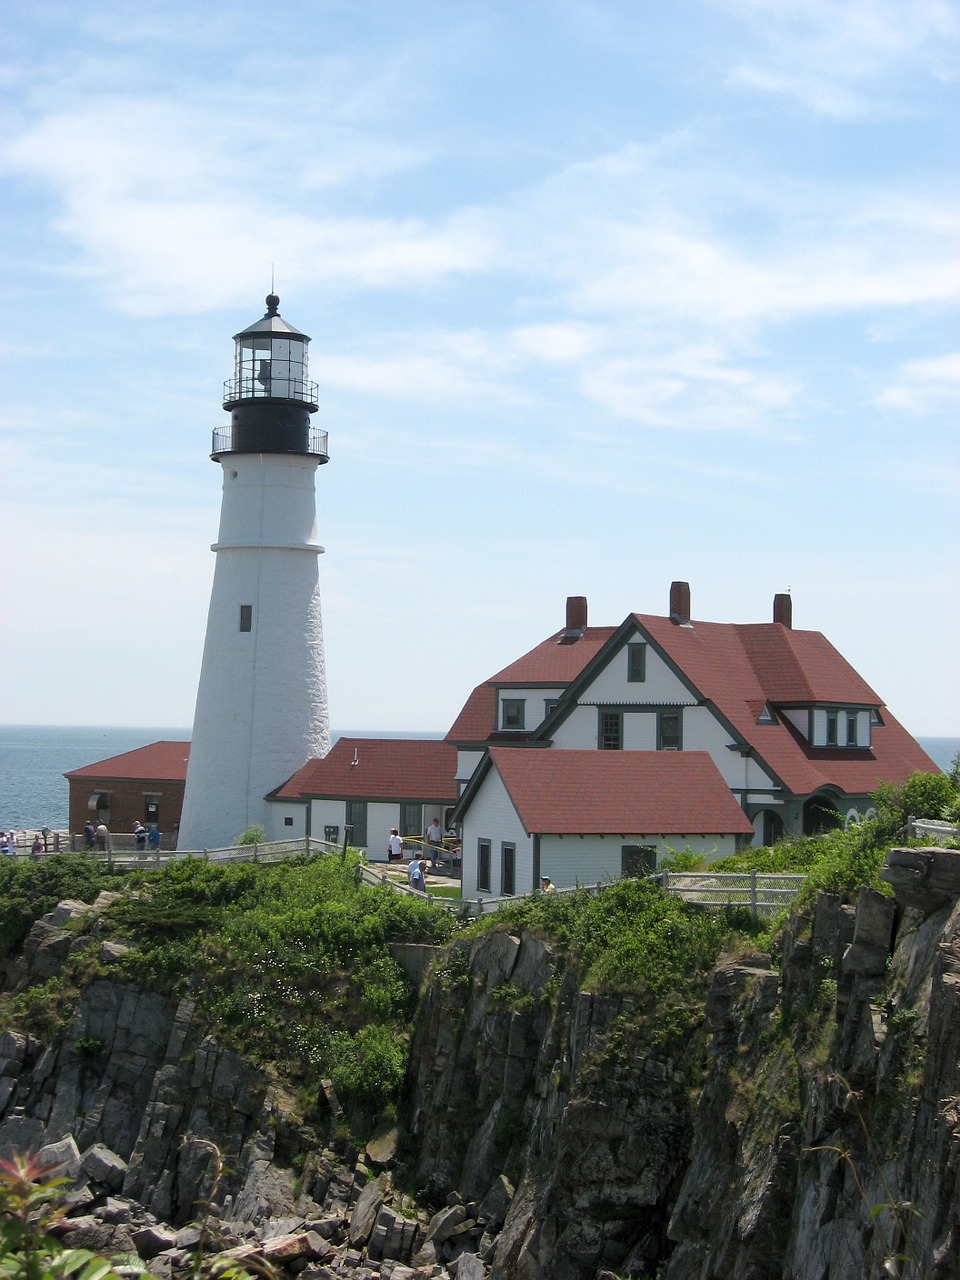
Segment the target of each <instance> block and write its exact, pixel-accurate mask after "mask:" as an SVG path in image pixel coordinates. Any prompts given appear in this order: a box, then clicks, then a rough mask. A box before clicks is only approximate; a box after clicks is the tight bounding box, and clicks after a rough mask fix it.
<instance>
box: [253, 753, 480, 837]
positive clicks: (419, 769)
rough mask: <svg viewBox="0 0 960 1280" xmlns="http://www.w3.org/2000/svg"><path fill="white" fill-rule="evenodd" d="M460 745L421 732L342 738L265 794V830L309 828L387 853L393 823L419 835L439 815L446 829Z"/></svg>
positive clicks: (272, 833)
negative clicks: (409, 735)
mask: <svg viewBox="0 0 960 1280" xmlns="http://www.w3.org/2000/svg"><path fill="white" fill-rule="evenodd" d="M456 762H457V752H456V748H455V747H453V746H451V745H450V744H449V743H447V742H442V741H437V740H436V739H422V738H339V739H338V740H337V742H336V743H335V744H334V745H333V747H331V749H330V751H329V752H328V753H327V754H326V755H325V756H323V757H322V759H313V760H308V761H307V763H306V764H305V765H304V766H303V768H302V769H298V770H297V772H296V773H295V774H294V775H293V777H292V778H290V779H288V781H287V782H285V783H284V784H283V786H282V787H278V788H277V789H276V790H275V791H273V792H272V793H271V794H270V795H269V796H267V801H268V804H267V814H268V822H269V829H268V833H267V834H268V836H269V838H270V839H272V840H282V839H283V838H284V836H293V835H304V834H306V835H310V836H313V837H314V838H315V839H317V840H329V841H332V842H333V843H339V842H340V841H342V840H343V838H344V834H345V832H346V829H347V828H349V829H350V830H349V834H348V839H349V842H350V844H351V845H353V846H354V847H355V848H361V849H366V851H367V857H368V858H369V859H371V860H372V861H383V862H386V860H387V840H388V838H389V835H390V828H391V827H396V828H397V830H398V831H399V832H400V834H401V836H406V837H413V838H415V839H418V840H422V839H423V837H424V833H425V831H426V829H427V827H428V826H429V825H430V823H431V821H432V820H433V819H434V818H435V817H436V818H439V819H440V822H441V824H442V825H443V829H444V830H446V827H447V822H448V819H449V815H450V814H451V813H452V811H453V806H454V804H455V803H456V799H457V785H456V779H455V776H454V775H455V771H456Z"/></svg>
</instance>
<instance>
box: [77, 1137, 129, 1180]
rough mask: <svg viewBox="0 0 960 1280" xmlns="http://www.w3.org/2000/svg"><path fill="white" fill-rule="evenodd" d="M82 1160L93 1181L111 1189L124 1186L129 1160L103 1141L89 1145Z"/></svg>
mask: <svg viewBox="0 0 960 1280" xmlns="http://www.w3.org/2000/svg"><path fill="white" fill-rule="evenodd" d="M80 1162H81V1164H82V1165H83V1168H84V1171H85V1172H86V1174H87V1176H88V1177H89V1178H91V1179H92V1181H94V1182H99V1183H101V1185H103V1186H105V1187H108V1188H109V1189H110V1190H111V1191H119V1190H120V1189H121V1187H122V1186H123V1179H124V1176H125V1175H126V1172H127V1162H126V1160H123V1159H122V1158H121V1157H120V1156H118V1155H117V1153H116V1152H115V1151H111V1150H110V1148H109V1147H107V1146H105V1145H104V1144H103V1143H102V1142H95V1143H94V1144H93V1146H92V1147H88V1148H87V1150H86V1151H85V1152H84V1153H83V1155H82V1156H81V1159H80Z"/></svg>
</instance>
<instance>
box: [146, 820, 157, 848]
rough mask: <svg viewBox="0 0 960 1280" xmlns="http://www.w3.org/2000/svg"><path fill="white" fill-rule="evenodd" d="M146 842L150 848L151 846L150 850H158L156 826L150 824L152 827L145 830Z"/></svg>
mask: <svg viewBox="0 0 960 1280" xmlns="http://www.w3.org/2000/svg"><path fill="white" fill-rule="evenodd" d="M147 843H148V844H149V846H150V848H151V850H152V851H153V852H158V851H159V849H160V832H159V831H158V830H157V828H156V826H152V827H151V828H150V830H149V831H148V832H147Z"/></svg>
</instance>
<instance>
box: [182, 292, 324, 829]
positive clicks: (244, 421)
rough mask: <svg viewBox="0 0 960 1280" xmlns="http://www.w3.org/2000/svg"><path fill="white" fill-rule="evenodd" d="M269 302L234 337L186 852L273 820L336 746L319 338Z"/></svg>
mask: <svg viewBox="0 0 960 1280" xmlns="http://www.w3.org/2000/svg"><path fill="white" fill-rule="evenodd" d="M266 301H267V311H266V315H264V317H263V319H262V320H258V321H257V322H256V324H252V325H250V327H249V328H248V329H244V330H243V331H242V332H241V333H238V334H236V335H235V338H234V341H235V342H236V361H235V365H234V376H233V377H232V378H230V379H229V380H228V381H227V382H225V383H224V388H223V407H224V409H226V410H228V411H229V413H230V423H229V425H228V426H226V425H225V426H222V427H217V428H215V430H214V432H213V450H212V453H211V457H212V458H213V460H214V461H215V462H219V463H220V465H221V467H222V468H223V503H222V506H221V509H220V535H219V537H218V539H217V541H216V542H215V543H214V545H213V548H212V549H213V551H214V552H215V553H216V557H217V562H216V568H215V571H214V577H213V592H212V594H211V597H210V612H209V614H208V617H207V635H206V640H205V642H204V646H203V665H202V667H201V670H200V686H199V689H198V692H197V707H196V713H195V716H194V721H193V740H192V743H191V747H190V763H189V765H188V767H187V784H186V792H185V795H184V801H183V816H182V819H181V823H180V835H179V838H178V841H177V847H178V848H180V849H213V848H219V847H223V846H226V845H230V844H233V843H234V841H235V840H236V838H237V836H239V835H240V834H241V833H242V832H243V831H244V830H245V829H246V828H247V827H248V826H250V825H251V824H255V823H263V822H264V820H265V813H266V804H265V802H264V797H265V796H266V795H267V793H268V792H270V791H272V790H273V789H274V788H275V787H278V786H279V785H280V784H281V783H282V782H284V781H286V779H287V778H289V777H290V775H291V774H292V773H294V772H296V770H297V769H299V768H300V766H301V765H302V764H303V763H304V762H305V761H306V760H308V759H310V758H311V757H313V756H322V755H325V754H326V752H327V751H328V750H329V748H330V729H329V719H328V713H327V682H326V672H325V669H324V658H323V629H322V624H321V617H320V575H319V565H318V557H319V556H320V555H321V554H322V552H323V547H321V546H320V545H319V543H318V542H317V504H316V490H315V479H316V470H317V467H318V466H319V465H320V464H321V463H324V462H326V461H327V458H328V455H327V433H326V432H325V431H318V430H316V428H314V427H313V426H311V422H310V415H311V414H313V413H315V412H316V410H317V384H316V383H315V382H309V381H308V380H307V346H308V344H309V342H310V339H309V338H308V337H307V335H306V334H304V333H301V332H300V331H299V329H294V328H293V326H292V325H289V324H287V322H286V321H285V320H283V319H281V317H280V313H279V310H278V308H279V305H280V299H279V298H278V297H277V295H276V294H274V293H271V294H269V295H268V296H267V300H266Z"/></svg>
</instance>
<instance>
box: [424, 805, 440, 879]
mask: <svg viewBox="0 0 960 1280" xmlns="http://www.w3.org/2000/svg"><path fill="white" fill-rule="evenodd" d="M427 849H428V850H429V852H430V866H431V867H432V868H433V869H434V870H435V869H436V866H437V863H438V862H439V861H440V854H441V853H442V852H443V829H442V828H441V826H440V819H439V818H434V820H433V821H432V822H431V823H430V825H429V827H427Z"/></svg>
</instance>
